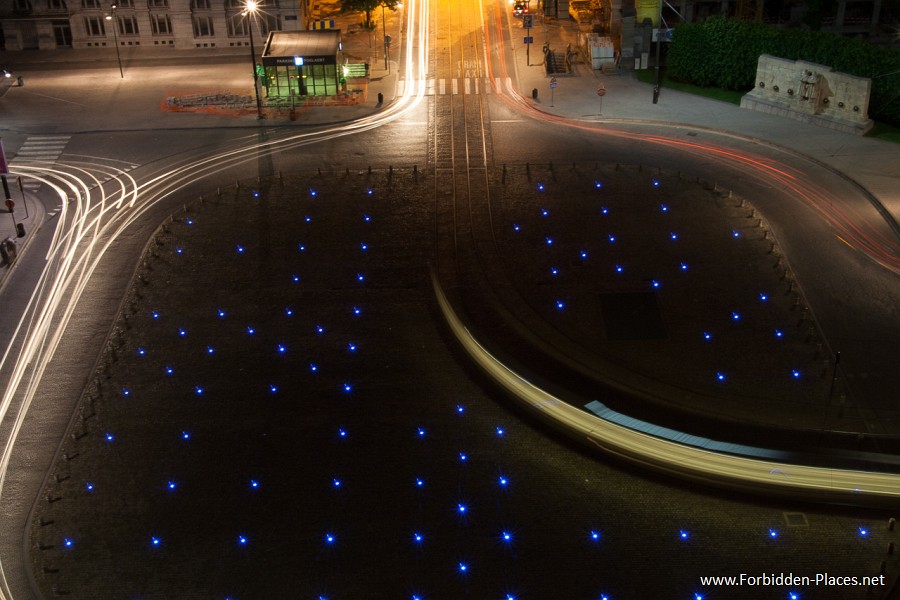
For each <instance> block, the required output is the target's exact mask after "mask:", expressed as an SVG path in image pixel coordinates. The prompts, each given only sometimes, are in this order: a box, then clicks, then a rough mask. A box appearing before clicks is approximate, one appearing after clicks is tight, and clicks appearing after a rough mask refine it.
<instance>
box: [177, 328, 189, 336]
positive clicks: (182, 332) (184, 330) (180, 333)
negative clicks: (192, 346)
mask: <svg viewBox="0 0 900 600" xmlns="http://www.w3.org/2000/svg"><path fill="white" fill-rule="evenodd" d="M178 335H180V336H181V337H185V336H186V335H187V329H185V328H184V327H179V328H178Z"/></svg>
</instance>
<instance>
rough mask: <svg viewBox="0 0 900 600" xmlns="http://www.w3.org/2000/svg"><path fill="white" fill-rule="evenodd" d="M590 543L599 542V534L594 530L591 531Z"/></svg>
mask: <svg viewBox="0 0 900 600" xmlns="http://www.w3.org/2000/svg"><path fill="white" fill-rule="evenodd" d="M591 541H592V542H599V541H600V532H599V531H596V530H592V531H591Z"/></svg>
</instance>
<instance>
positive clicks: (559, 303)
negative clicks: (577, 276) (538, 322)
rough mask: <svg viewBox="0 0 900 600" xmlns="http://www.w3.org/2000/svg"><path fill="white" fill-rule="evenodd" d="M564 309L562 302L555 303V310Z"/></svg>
mask: <svg viewBox="0 0 900 600" xmlns="http://www.w3.org/2000/svg"><path fill="white" fill-rule="evenodd" d="M565 307H566V303H565V302H563V301H562V300H557V301H556V310H563V309H564V308H565Z"/></svg>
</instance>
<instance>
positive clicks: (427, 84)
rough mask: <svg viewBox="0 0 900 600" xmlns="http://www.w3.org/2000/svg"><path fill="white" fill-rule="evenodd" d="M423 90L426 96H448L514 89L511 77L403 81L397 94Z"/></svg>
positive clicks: (499, 92)
mask: <svg viewBox="0 0 900 600" xmlns="http://www.w3.org/2000/svg"><path fill="white" fill-rule="evenodd" d="M419 89H423V90H424V92H425V95H426V96H446V95H459V94H468V95H471V94H503V93H506V91H507V90H511V89H512V80H511V79H510V78H509V77H495V78H494V79H491V78H490V77H459V78H433V79H413V80H407V79H404V80H401V81H400V82H399V85H398V89H397V94H398V95H400V96H402V95H404V93H405V92H406V91H407V90H409V92H410V93H413V94H414V93H415V92H416V91H417V90H419Z"/></svg>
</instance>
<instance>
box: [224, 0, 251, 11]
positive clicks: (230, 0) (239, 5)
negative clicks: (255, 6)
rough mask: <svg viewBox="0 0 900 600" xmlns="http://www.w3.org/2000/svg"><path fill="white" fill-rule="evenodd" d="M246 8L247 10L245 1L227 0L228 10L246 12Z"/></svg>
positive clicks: (226, 7)
mask: <svg viewBox="0 0 900 600" xmlns="http://www.w3.org/2000/svg"><path fill="white" fill-rule="evenodd" d="M245 8H247V4H246V2H244V0H225V9H226V10H244V9H245Z"/></svg>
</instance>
